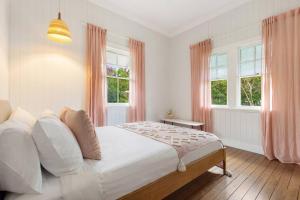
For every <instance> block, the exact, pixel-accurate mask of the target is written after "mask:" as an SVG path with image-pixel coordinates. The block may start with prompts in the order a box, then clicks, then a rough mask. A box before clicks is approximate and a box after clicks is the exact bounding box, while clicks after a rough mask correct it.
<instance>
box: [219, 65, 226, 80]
mask: <svg viewBox="0 0 300 200" xmlns="http://www.w3.org/2000/svg"><path fill="white" fill-rule="evenodd" d="M217 79H227V67H219V68H217Z"/></svg>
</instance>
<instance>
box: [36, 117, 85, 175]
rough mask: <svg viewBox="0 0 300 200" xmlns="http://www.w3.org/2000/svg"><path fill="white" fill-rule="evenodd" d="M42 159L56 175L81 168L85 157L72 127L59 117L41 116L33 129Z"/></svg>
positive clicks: (44, 164) (71, 172) (45, 165)
mask: <svg viewBox="0 0 300 200" xmlns="http://www.w3.org/2000/svg"><path fill="white" fill-rule="evenodd" d="M32 136H33V139H34V141H35V143H36V146H37V149H38V152H39V156H40V160H41V163H42V165H43V167H44V168H45V169H47V170H48V171H49V172H50V173H52V174H53V175H55V176H63V175H67V174H73V173H76V172H78V171H79V170H80V169H81V166H82V164H83V158H82V154H81V151H80V148H79V146H78V143H77V142H76V139H75V138H74V136H73V134H72V132H71V131H70V129H69V128H68V127H67V126H66V125H65V124H64V123H62V122H61V121H60V120H59V118H58V117H55V116H46V117H43V118H40V119H39V120H38V121H37V122H36V124H35V125H34V127H33V129H32Z"/></svg>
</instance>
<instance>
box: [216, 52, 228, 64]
mask: <svg viewBox="0 0 300 200" xmlns="http://www.w3.org/2000/svg"><path fill="white" fill-rule="evenodd" d="M217 65H218V66H226V65H227V55H226V54H222V55H219V56H218V57H217Z"/></svg>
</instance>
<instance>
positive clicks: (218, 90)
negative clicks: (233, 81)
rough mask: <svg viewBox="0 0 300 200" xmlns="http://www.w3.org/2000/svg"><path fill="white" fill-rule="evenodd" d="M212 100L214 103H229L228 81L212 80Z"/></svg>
mask: <svg viewBox="0 0 300 200" xmlns="http://www.w3.org/2000/svg"><path fill="white" fill-rule="evenodd" d="M211 100H212V104H214V105H227V81H226V80H219V81H211Z"/></svg>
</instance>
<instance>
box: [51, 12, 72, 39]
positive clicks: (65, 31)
mask: <svg viewBox="0 0 300 200" xmlns="http://www.w3.org/2000/svg"><path fill="white" fill-rule="evenodd" d="M48 39H49V40H52V41H54V42H59V43H71V42H72V38H71V32H70V31H69V28H68V26H67V24H66V23H65V22H64V21H63V20H62V19H61V14H60V13H58V18H57V19H54V20H52V21H51V22H50V25H49V28H48Z"/></svg>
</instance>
